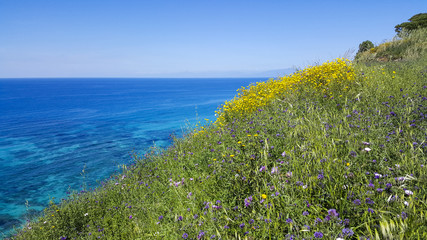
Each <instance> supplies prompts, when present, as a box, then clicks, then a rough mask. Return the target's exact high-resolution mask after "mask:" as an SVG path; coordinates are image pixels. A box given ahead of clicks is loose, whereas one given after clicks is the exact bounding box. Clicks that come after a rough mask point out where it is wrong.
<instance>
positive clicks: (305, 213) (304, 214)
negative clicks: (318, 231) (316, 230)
mask: <svg viewBox="0 0 427 240" xmlns="http://www.w3.org/2000/svg"><path fill="white" fill-rule="evenodd" d="M309 214H310V213H308V212H307V211H304V212H303V213H302V215H303V216H307V215H309Z"/></svg>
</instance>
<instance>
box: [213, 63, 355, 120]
mask: <svg viewBox="0 0 427 240" xmlns="http://www.w3.org/2000/svg"><path fill="white" fill-rule="evenodd" d="M354 79H355V73H354V68H353V67H352V64H351V62H350V61H349V60H347V59H336V60H334V61H332V62H326V63H324V64H322V65H319V66H311V67H307V68H305V69H303V70H300V71H298V72H295V73H293V74H291V75H287V76H284V77H281V78H278V79H270V80H268V81H266V82H257V83H256V84H251V85H250V86H248V87H247V88H245V87H242V88H240V89H239V90H238V94H237V96H236V97H235V98H234V99H233V100H231V101H226V102H225V104H224V105H222V108H220V109H219V110H218V111H216V113H217V115H218V119H217V121H216V124H219V125H224V124H225V123H226V121H227V118H228V117H241V116H244V115H245V114H249V113H252V112H254V111H256V110H257V109H259V108H262V107H264V106H266V105H268V104H269V103H270V102H271V101H273V100H275V99H277V98H279V97H280V96H283V95H286V94H289V93H291V92H294V91H297V90H298V89H300V88H306V87H309V88H313V89H316V90H320V91H322V92H324V93H325V94H327V95H329V96H330V95H332V91H331V90H332V89H336V88H337V87H339V88H340V89H338V90H340V91H343V90H346V89H347V88H348V86H347V84H348V83H349V82H351V81H353V80H354Z"/></svg>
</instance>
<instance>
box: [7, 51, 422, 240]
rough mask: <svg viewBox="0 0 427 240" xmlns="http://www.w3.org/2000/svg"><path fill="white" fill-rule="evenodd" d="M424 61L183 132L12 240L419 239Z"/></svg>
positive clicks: (374, 68) (370, 71) (388, 66)
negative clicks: (222, 123)
mask: <svg viewBox="0 0 427 240" xmlns="http://www.w3.org/2000/svg"><path fill="white" fill-rule="evenodd" d="M425 63H426V61H425V58H421V59H418V60H410V61H409V60H408V61H403V62H391V63H383V64H381V63H370V65H366V64H365V63H359V64H357V65H355V69H356V73H357V76H356V81H355V82H353V83H352V84H351V85H350V86H349V90H347V91H346V92H345V94H344V93H341V92H339V90H334V91H335V92H334V93H333V94H332V95H333V96H339V95H342V96H341V97H335V98H330V97H325V96H324V95H323V94H321V93H319V92H317V91H315V90H313V89H300V90H299V91H298V92H295V93H294V94H292V95H284V96H281V97H280V98H278V99H276V100H275V101H273V102H272V103H271V104H269V105H268V106H267V107H264V108H263V109H259V110H258V111H257V112H256V113H253V114H249V115H247V116H245V117H242V118H238V119H231V120H230V121H229V122H228V123H227V124H226V125H225V126H224V127H221V128H219V127H218V126H216V125H206V126H205V132H204V134H203V135H201V134H198V135H197V134H194V133H195V132H194V131H189V132H188V133H187V134H186V135H185V137H183V138H177V139H174V142H173V144H172V146H170V147H169V148H168V149H157V148H155V147H153V148H152V149H151V151H150V153H148V154H146V155H145V156H135V164H133V165H131V166H124V167H123V173H122V174H121V175H118V176H116V177H114V178H112V179H109V180H108V181H105V183H104V184H103V186H102V187H99V188H97V189H96V190H94V191H91V192H87V193H75V194H73V195H72V196H71V197H70V198H69V199H68V200H67V201H63V202H62V203H61V204H54V203H52V204H51V205H50V207H49V208H47V209H46V210H45V214H44V215H43V216H41V217H40V218H38V219H34V220H32V221H31V222H28V224H27V225H26V226H24V227H23V228H21V229H19V230H18V233H17V235H15V236H14V237H12V239H65V238H64V237H66V239H74V238H76V239H98V238H100V239H183V238H185V237H186V236H188V239H198V238H203V239H210V238H213V239H317V238H320V236H322V238H323V239H337V238H343V239H367V238H369V239H426V238H427V219H426V213H427V205H426V200H427V197H426V196H427V192H426V191H427V169H426V166H425V165H427V162H426V159H427V156H426V146H427V134H426V133H427V121H426V119H427V68H426V64H425ZM336 89H339V88H336Z"/></svg>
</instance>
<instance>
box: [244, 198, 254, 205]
mask: <svg viewBox="0 0 427 240" xmlns="http://www.w3.org/2000/svg"><path fill="white" fill-rule="evenodd" d="M251 203H252V196H250V197H247V198H245V207H249V206H250V205H251Z"/></svg>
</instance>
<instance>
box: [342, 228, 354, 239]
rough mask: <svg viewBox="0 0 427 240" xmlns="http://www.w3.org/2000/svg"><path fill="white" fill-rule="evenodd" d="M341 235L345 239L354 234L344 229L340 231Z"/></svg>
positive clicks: (348, 229)
mask: <svg viewBox="0 0 427 240" xmlns="http://www.w3.org/2000/svg"><path fill="white" fill-rule="evenodd" d="M342 234H343V235H344V237H347V236H353V234H354V232H353V230H351V229H350V228H344V229H343V230H342Z"/></svg>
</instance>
